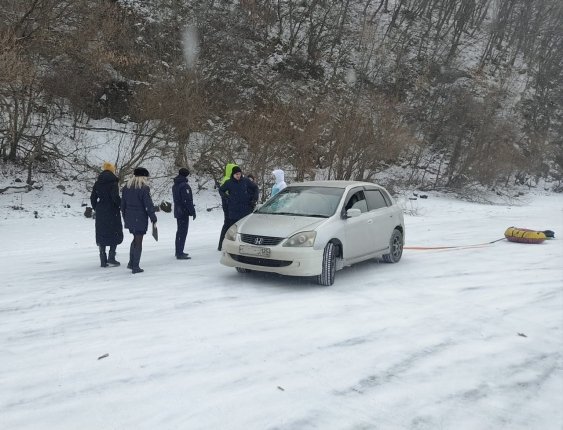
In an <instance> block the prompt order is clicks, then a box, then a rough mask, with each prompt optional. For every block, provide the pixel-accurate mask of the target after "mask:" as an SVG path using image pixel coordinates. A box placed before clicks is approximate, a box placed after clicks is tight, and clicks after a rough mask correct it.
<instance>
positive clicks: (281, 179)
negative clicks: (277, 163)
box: [270, 169, 287, 197]
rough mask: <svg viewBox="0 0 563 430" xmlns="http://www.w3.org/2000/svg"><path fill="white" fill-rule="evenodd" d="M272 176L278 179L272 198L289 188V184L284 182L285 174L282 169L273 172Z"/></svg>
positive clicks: (273, 188)
mask: <svg viewBox="0 0 563 430" xmlns="http://www.w3.org/2000/svg"><path fill="white" fill-rule="evenodd" d="M272 175H274V177H275V178H276V183H275V184H274V186H273V187H272V194H271V196H270V197H274V196H275V195H276V194H277V193H279V192H280V191H281V190H283V189H284V188H285V187H287V184H286V183H285V181H284V176H285V173H284V172H283V170H281V169H276V170H274V171H273V172H272Z"/></svg>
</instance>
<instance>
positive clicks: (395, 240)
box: [383, 229, 403, 263]
mask: <svg viewBox="0 0 563 430" xmlns="http://www.w3.org/2000/svg"><path fill="white" fill-rule="evenodd" d="M402 255H403V233H401V232H400V231H399V230H397V229H395V230H393V234H392V235H391V239H390V240H389V254H385V255H383V261H385V262H386V263H397V262H398V261H399V260H400V259H401V256H402Z"/></svg>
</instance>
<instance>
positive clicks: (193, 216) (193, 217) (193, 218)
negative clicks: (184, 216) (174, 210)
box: [192, 212, 195, 221]
mask: <svg viewBox="0 0 563 430" xmlns="http://www.w3.org/2000/svg"><path fill="white" fill-rule="evenodd" d="M192 220H193V221H195V212H194V214H193V215H192Z"/></svg>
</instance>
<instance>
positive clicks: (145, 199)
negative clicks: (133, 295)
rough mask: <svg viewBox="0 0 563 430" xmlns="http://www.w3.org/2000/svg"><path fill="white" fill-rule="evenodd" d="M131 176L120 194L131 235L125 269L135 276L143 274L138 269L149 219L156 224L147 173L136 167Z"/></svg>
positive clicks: (124, 218) (126, 223)
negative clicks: (127, 261)
mask: <svg viewBox="0 0 563 430" xmlns="http://www.w3.org/2000/svg"><path fill="white" fill-rule="evenodd" d="M133 175H134V176H133V177H132V178H131V179H129V181H128V182H127V185H125V187H123V190H122V192H121V213H122V214H123V221H124V222H125V228H127V229H129V232H130V233H131V234H132V235H133V241H132V242H131V247H130V249H129V264H127V268H128V269H131V270H132V272H133V273H134V274H135V273H141V272H144V270H143V269H141V268H140V267H139V263H140V261H141V253H142V251H143V237H144V235H145V234H147V229H148V226H149V218H150V220H151V222H152V223H153V224H156V214H155V211H154V204H153V202H152V199H151V194H150V188H149V185H148V177H149V171H148V170H147V169H145V168H144V167H137V168H136V169H135V170H134V172H133Z"/></svg>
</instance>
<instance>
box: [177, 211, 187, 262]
mask: <svg viewBox="0 0 563 430" xmlns="http://www.w3.org/2000/svg"><path fill="white" fill-rule="evenodd" d="M176 224H177V226H178V229H177V230H176V257H177V256H179V255H182V254H183V253H184V246H185V245H186V237H187V236H188V228H189V226H190V218H189V217H185V218H176Z"/></svg>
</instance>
